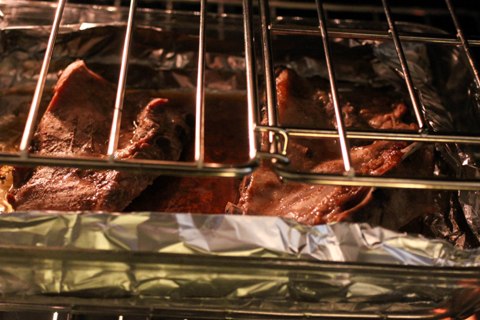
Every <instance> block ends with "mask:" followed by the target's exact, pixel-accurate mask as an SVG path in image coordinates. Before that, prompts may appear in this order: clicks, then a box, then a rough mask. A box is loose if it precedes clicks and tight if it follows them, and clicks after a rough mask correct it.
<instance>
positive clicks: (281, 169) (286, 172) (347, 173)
mask: <svg viewBox="0 0 480 320" xmlns="http://www.w3.org/2000/svg"><path fill="white" fill-rule="evenodd" d="M182 2H191V1H188V0H183V1H182ZM210 2H212V3H216V4H217V5H218V8H219V10H220V9H222V8H224V6H223V5H222V4H224V3H226V2H223V1H218V0H216V1H213V0H210V1H207V0H201V1H200V10H199V12H198V15H199V31H198V38H199V42H198V61H197V65H198V69H197V83H196V99H195V102H196V108H195V140H194V142H195V148H194V150H195V151H194V155H195V156H194V161H192V162H172V161H153V160H141V159H129V160H119V159H116V158H115V152H116V150H117V145H118V139H119V133H120V123H121V114H122V108H123V99H124V94H125V87H126V77H127V69H128V62H129V53H130V43H131V39H132V37H134V25H135V14H136V11H137V6H138V1H137V0H131V1H130V2H129V8H128V21H127V23H126V31H125V37H124V45H123V52H122V57H121V64H120V73H119V78H118V85H117V94H116V101H115V105H114V109H113V110H114V114H113V119H112V123H111V131H110V138H109V144H108V152H107V157H106V158H105V159H98V158H96V159H92V158H79V157H69V158H61V157H51V156H38V155H34V154H31V153H29V146H30V142H31V139H32V136H33V133H34V130H35V125H36V123H37V121H38V113H39V109H40V102H41V99H42V95H43V91H44V89H45V82H46V78H47V74H48V69H49V66H50V61H51V59H52V55H53V49H54V46H55V40H56V37H57V34H58V32H59V29H60V26H61V20H62V15H63V12H64V9H65V7H66V5H67V0H58V1H56V2H55V5H56V9H55V17H54V20H53V22H52V25H51V32H50V37H49V39H48V44H47V48H46V51H45V55H44V59H43V63H42V67H41V70H40V73H39V76H38V82H37V85H36V88H35V92H34V95H33V98H32V103H31V107H30V110H29V113H28V118H27V121H26V124H25V128H24V131H23V134H22V139H21V143H20V147H19V150H18V152H17V153H0V163H4V164H10V165H21V166H35V165H51V166H73V167H81V168H97V169H118V170H133V171H141V172H154V173H161V174H170V175H200V176H223V177H234V176H244V175H247V174H249V173H251V172H252V171H253V170H255V167H256V166H257V165H258V163H259V161H260V160H263V159H270V160H272V161H273V162H274V166H275V169H276V171H277V173H278V174H279V175H280V176H281V177H283V178H284V179H286V180H295V181H301V182H308V183H317V184H331V185H350V186H376V187H400V188H431V189H452V190H480V180H478V179H420V178H415V177H407V178H392V177H373V176H358V175H355V172H354V170H353V168H352V167H351V159H350V150H349V139H365V140H391V141H398V140H400V141H411V142H427V143H462V144H476V145H478V144H480V137H478V136H473V135H461V134H454V135H450V134H437V133H432V132H429V131H428V129H427V127H426V125H425V120H424V118H423V116H422V114H421V111H420V106H419V98H418V93H417V92H416V90H415V87H414V84H413V81H412V77H411V74H410V71H409V68H408V64H407V59H406V57H405V54H404V52H403V48H402V41H415V42H421V43H434V44H445V45H452V46H458V47H461V49H462V52H463V54H464V56H465V58H466V60H467V62H468V67H469V69H470V71H471V73H472V75H473V79H474V82H475V85H476V87H477V88H478V89H480V75H479V72H478V69H477V67H476V62H475V61H474V58H473V56H472V53H471V47H479V46H480V40H478V39H477V40H475V39H474V40H469V39H467V37H466V36H465V34H464V31H463V29H462V27H461V23H460V22H459V20H458V18H457V15H456V11H455V10H456V8H455V7H454V6H453V4H452V1H451V0H445V5H446V9H447V10H448V13H449V16H450V18H451V20H452V22H453V24H454V26H455V29H456V32H457V35H456V37H451V36H445V35H430V34H429V35H419V34H403V33H402V34H399V32H398V30H397V26H396V21H395V19H394V16H393V14H392V10H391V8H390V4H389V0H381V6H380V8H381V10H382V11H383V14H384V16H385V18H386V20H387V23H388V30H385V32H381V31H378V30H355V29H353V30H350V29H348V30H345V29H341V28H329V27H327V24H326V18H327V14H326V9H325V8H326V7H328V5H325V6H324V4H323V3H322V1H320V0H315V1H313V0H312V1H311V2H306V1H302V2H299V3H295V4H294V3H292V2H287V1H271V2H270V1H269V0H258V1H256V0H243V1H242V2H241V5H242V15H243V31H244V48H245V62H246V83H247V110H248V141H249V152H248V154H249V161H247V162H246V163H243V164H239V165H230V164H223V163H209V162H205V160H204V154H205V150H204V138H205V124H204V114H205V101H204V100H205V76H204V73H205V53H206V51H207V48H206V43H205V27H206V24H207V21H206V20H207V19H206V16H207V14H208V10H207V5H208V4H209V3H210ZM116 3H117V4H120V2H118V1H117V2H116ZM173 3H174V2H172V1H167V4H166V5H167V13H168V12H170V14H175V11H174V10H173V11H172V10H171V9H174V6H173ZM236 3H239V2H236ZM330 6H332V5H330ZM254 7H255V10H254ZM282 7H283V8H293V7H298V8H302V9H314V10H316V14H317V20H318V27H305V26H301V27H298V26H293V25H278V24H276V23H275V22H274V21H272V19H271V14H272V13H273V14H275V10H276V9H278V8H282ZM333 8H335V5H333ZM355 8H356V7H355V6H354V7H352V8H350V9H351V10H353V11H354V10H355ZM360 8H361V9H360V10H366V9H365V8H367V9H368V8H369V7H368V6H366V7H365V6H363V7H360ZM337 9H340V10H341V9H342V7H341V6H339V7H338V6H337ZM222 10H223V9H222ZM256 11H258V12H259V14H258V15H259V19H260V34H261V37H260V39H255V37H256V34H255V31H256V29H255V28H256V25H255V21H256V19H257V15H256V14H255V12H256ZM375 12H376V14H380V12H379V9H378V7H377V10H376V11H375ZM275 34H280V35H285V34H290V35H297V34H302V35H316V36H319V37H320V39H321V41H319V42H318V45H319V46H320V45H321V46H322V47H323V51H324V54H325V62H326V66H327V70H328V79H329V83H330V89H331V96H332V99H333V105H334V110H335V116H336V122H337V124H338V125H337V130H306V129H296V128H287V127H281V126H279V125H278V123H277V121H276V92H275V78H274V71H273V69H274V67H273V59H272V53H271V51H272V43H271V37H272V36H273V35H275ZM331 38H344V39H353V38H355V39H369V40H388V41H392V42H393V44H394V46H395V49H396V52H397V56H398V60H399V62H400V65H401V69H402V70H401V71H402V73H403V75H404V77H403V78H404V80H405V84H406V87H407V88H408V93H409V98H410V100H411V105H412V107H413V113H414V114H415V119H416V122H417V125H418V127H419V128H420V129H419V131H418V132H416V133H404V132H371V131H358V130H347V129H346V128H345V126H344V123H343V119H342V114H341V109H340V106H339V103H338V89H337V81H336V78H335V72H334V66H333V61H331V52H330V48H329V41H330V39H331ZM255 41H257V42H260V43H262V45H261V47H262V48H261V52H262V54H261V55H260V56H259V55H257V54H256V51H255ZM259 60H260V62H261V64H260V65H261V66H262V68H263V70H262V72H263V73H264V75H265V88H261V89H259V90H257V88H258V83H257V77H256V75H257V71H258V70H256V66H257V63H258V61H259ZM262 89H263V90H264V91H265V93H266V105H267V110H268V125H264V126H262V125H259V124H258V122H257V119H256V115H257V114H258V112H259V110H260V108H261V106H260V104H261V102H260V100H261V99H260V98H259V91H262ZM261 133H268V134H269V135H270V136H271V137H272V139H271V141H272V148H271V151H270V152H262V151H260V150H259V148H258V137H259V136H260V134H261ZM291 137H303V138H335V139H338V140H339V142H340V148H341V154H342V159H343V163H344V173H343V174H339V175H324V174H313V173H298V172H296V171H292V170H291V169H289V167H288V165H287V163H288V157H287V154H286V146H287V145H288V142H289V139H290V138H291Z"/></svg>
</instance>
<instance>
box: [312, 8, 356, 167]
mask: <svg viewBox="0 0 480 320" xmlns="http://www.w3.org/2000/svg"><path fill="white" fill-rule="evenodd" d="M315 3H316V5H317V14H318V22H319V28H320V33H321V35H322V42H323V51H324V53H325V63H326V64H327V70H328V79H329V81H330V90H331V93H332V99H333V107H334V109H335V120H336V122H337V131H338V140H339V141H340V149H341V151H342V158H343V166H344V168H345V172H346V173H347V174H350V175H351V174H353V173H354V172H353V168H352V166H351V161H350V147H349V145H348V140H347V138H346V134H345V124H344V122H343V116H342V110H341V108H340V103H339V102H338V90H337V83H336V80H335V71H334V70H333V66H332V61H331V56H330V44H329V42H328V33H327V23H326V21H325V12H324V10H323V6H322V3H321V0H315Z"/></svg>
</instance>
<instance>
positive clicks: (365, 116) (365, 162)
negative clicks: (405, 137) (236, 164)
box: [227, 69, 416, 225]
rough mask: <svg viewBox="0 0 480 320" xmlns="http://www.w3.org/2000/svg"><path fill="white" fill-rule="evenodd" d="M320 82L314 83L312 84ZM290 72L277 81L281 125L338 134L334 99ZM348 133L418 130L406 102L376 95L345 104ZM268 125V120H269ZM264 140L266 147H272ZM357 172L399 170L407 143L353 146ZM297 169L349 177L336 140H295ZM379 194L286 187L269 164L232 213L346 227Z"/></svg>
mask: <svg viewBox="0 0 480 320" xmlns="http://www.w3.org/2000/svg"><path fill="white" fill-rule="evenodd" d="M312 81H314V80H312ZM312 81H307V80H306V79H303V78H301V77H299V76H298V75H297V74H296V73H295V72H294V71H292V70H290V69H284V70H281V71H280V72H278V74H277V78H276V87H277V100H278V121H279V124H280V125H283V126H288V127H298V128H321V129H324V128H333V127H335V126H336V123H335V117H334V109H333V104H332V101H331V99H330V98H329V95H328V94H327V93H326V92H325V91H322V90H319V89H317V88H318V87H322V86H323V87H325V85H324V84H323V83H314V84H312ZM341 108H342V113H343V116H344V119H345V125H346V127H347V128H356V129H401V130H413V129H416V126H415V125H414V124H409V123H406V122H405V121H404V120H403V118H404V117H405V115H406V113H407V107H406V106H405V105H404V104H403V103H400V102H397V103H391V101H389V100H388V99H386V98H382V97H378V96H372V95H371V94H368V93H367V94H365V95H361V94H360V95H356V96H355V97H352V99H350V100H349V101H348V102H342V104H341ZM263 122H264V123H265V119H263ZM266 142H267V141H266V140H265V139H264V140H263V147H265V146H266V145H267V143H266ZM351 142H353V144H357V145H356V146H353V147H351V150H350V154H351V160H352V166H353V167H354V169H355V171H356V173H357V174H359V175H373V176H378V175H384V174H386V173H388V172H389V171H391V170H392V169H394V168H396V167H397V166H398V165H399V164H400V162H401V161H402V158H403V157H404V155H405V152H406V150H407V149H408V146H409V145H408V144H407V143H403V142H387V141H374V142H369V143H367V144H363V145H362V144H360V145H358V144H359V143H360V142H359V141H351ZM287 154H288V157H289V159H290V160H291V164H290V165H291V168H293V169H295V170H298V171H308V172H315V173H322V174H340V173H342V172H343V169H344V168H343V160H342V158H341V155H340V153H339V146H338V143H337V141H336V140H332V139H302V138H292V139H291V141H290V142H289V145H288V147H287ZM372 192H373V188H370V187H342V186H324V185H312V184H304V183H295V182H289V183H284V182H282V181H281V180H280V179H279V178H278V176H277V175H276V174H275V172H274V171H273V169H272V168H271V166H270V164H269V163H267V162H264V163H262V164H261V166H260V168H259V169H258V170H256V171H255V172H254V173H253V174H252V175H250V176H249V177H247V178H245V180H244V181H243V183H242V186H241V189H240V199H239V201H238V203H237V204H236V205H232V204H229V205H228V206H227V211H228V212H231V213H242V214H253V215H273V216H282V217H288V218H293V219H295V220H297V221H299V222H301V223H305V224H312V225H313V224H321V223H329V222H336V221H342V220H345V219H347V218H349V217H350V216H351V215H352V214H353V213H354V212H356V211H358V210H360V209H361V208H364V207H365V206H366V205H367V204H369V203H370V201H371V200H372Z"/></svg>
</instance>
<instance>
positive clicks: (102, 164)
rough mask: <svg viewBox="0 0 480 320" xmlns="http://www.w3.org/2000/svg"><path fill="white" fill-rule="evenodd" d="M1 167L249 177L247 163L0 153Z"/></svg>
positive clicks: (251, 168) (250, 171) (249, 164)
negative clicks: (227, 163)
mask: <svg viewBox="0 0 480 320" xmlns="http://www.w3.org/2000/svg"><path fill="white" fill-rule="evenodd" d="M0 160H1V162H2V164H5V165H13V166H55V167H72V166H73V167H75V168H81V169H103V170H105V169H113V170H130V171H132V172H138V173H142V172H149V173H162V174H171V175H177V176H178V175H179V176H216V177H241V176H244V175H247V174H250V173H252V171H253V167H252V164H251V163H246V164H242V165H235V166H234V165H226V164H222V163H208V164H205V165H204V167H202V168H201V170H200V169H199V168H198V167H197V166H196V164H195V163H194V162H185V163H183V162H176V161H158V160H139V159H126V160H122V161H115V162H111V161H108V160H107V159H98V158H80V157H76V158H71V157H54V156H37V155H32V156H30V157H29V158H21V157H18V156H17V155H14V154H11V153H0Z"/></svg>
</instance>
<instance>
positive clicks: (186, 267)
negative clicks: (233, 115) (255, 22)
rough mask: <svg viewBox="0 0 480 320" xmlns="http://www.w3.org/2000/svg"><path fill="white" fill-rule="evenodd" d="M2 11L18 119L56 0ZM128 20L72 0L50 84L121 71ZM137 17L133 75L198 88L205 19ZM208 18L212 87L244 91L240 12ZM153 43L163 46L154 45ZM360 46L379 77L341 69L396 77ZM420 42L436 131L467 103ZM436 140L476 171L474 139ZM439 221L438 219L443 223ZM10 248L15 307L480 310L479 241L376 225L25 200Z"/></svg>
mask: <svg viewBox="0 0 480 320" xmlns="http://www.w3.org/2000/svg"><path fill="white" fill-rule="evenodd" d="M0 10H2V13H3V14H2V15H1V22H0V26H1V27H2V30H0V40H1V41H0V44H1V45H0V52H1V53H2V55H1V57H2V61H1V62H0V64H1V66H2V68H1V69H0V84H1V86H2V89H9V90H11V89H12V88H13V89H15V90H16V91H15V90H14V91H13V93H12V91H9V94H13V96H7V95H4V96H0V100H1V101H2V106H1V108H0V116H5V115H8V114H11V113H14V114H17V115H18V114H21V110H25V107H26V106H28V102H29V99H31V96H29V95H28V94H25V92H27V93H28V92H31V87H32V85H34V84H35V80H36V76H37V74H38V70H39V68H40V64H41V59H42V53H43V51H44V49H45V46H46V41H45V39H46V37H47V36H48V28H39V26H41V25H48V24H49V21H50V20H49V18H51V17H52V14H53V10H52V7H50V5H47V4H42V3H40V4H36V5H32V4H30V3H23V2H19V1H15V2H11V1H10V2H5V3H2V2H0ZM39 17H41V18H39ZM125 17H126V14H125V12H124V11H122V10H117V9H107V8H102V7H93V8H92V7H85V6H72V7H69V8H67V10H66V13H65V18H64V25H63V27H62V31H61V34H60V35H59V38H58V40H57V46H56V49H55V53H54V58H53V61H52V65H51V68H50V72H49V77H48V82H47V87H52V85H53V84H54V83H55V82H56V79H57V77H56V73H57V72H58V71H60V70H62V69H63V68H64V67H65V66H66V65H68V64H69V63H70V62H72V61H74V60H75V59H79V58H81V59H85V60H86V61H87V63H89V66H93V68H94V69H95V68H96V70H97V71H99V72H101V73H102V75H104V76H105V77H106V78H109V79H111V80H112V81H115V80H114V79H115V76H116V72H118V71H115V70H117V69H118V68H116V67H117V66H118V63H119V59H118V55H119V52H120V47H121V38H122V36H123V32H122V30H124V27H123V25H121V22H122V21H124V20H125ZM137 18H138V19H139V21H140V22H139V23H138V26H139V27H138V28H137V30H136V33H135V34H136V36H135V38H134V39H135V44H134V47H133V48H132V59H131V65H130V69H129V75H128V81H129V83H128V84H129V87H133V88H142V89H156V88H158V87H162V88H165V87H168V88H175V89H188V88H192V87H194V84H195V70H196V69H195V68H196V65H195V50H196V48H197V42H196V40H197V39H196V37H195V34H196V32H198V30H197V28H198V26H197V23H196V22H197V20H198V17H197V16H195V15H193V14H192V15H190V14H180V13H176V14H168V13H161V12H156V11H150V10H147V11H139V13H138V17H137ZM209 19H210V20H209V21H210V22H211V23H209V24H208V25H207V26H208V28H207V34H208V35H209V37H211V38H214V39H220V41H217V42H214V44H215V45H214V46H207V50H209V48H213V50H212V51H209V52H208V54H207V61H206V63H207V71H206V78H207V82H206V84H207V89H209V90H220V91H228V90H244V86H245V85H244V81H245V80H244V74H243V69H244V61H243V58H242V56H241V55H239V53H241V52H242V43H241V42H235V43H232V44H231V45H230V46H225V44H223V45H221V44H222V43H223V42H222V39H225V38H226V34H228V38H233V35H238V39H241V38H242V37H243V36H242V31H241V29H239V28H238V26H239V25H241V23H239V22H240V21H241V17H235V16H232V17H224V18H222V20H221V21H217V20H218V19H217V18H215V17H210V18H209ZM112 21H115V23H113V22H112ZM117 22H118V23H120V24H119V25H117V24H116V23H117ZM145 26H148V27H145ZM406 28H410V29H412V28H413V29H415V28H419V30H423V29H422V28H423V27H421V26H412V25H407V26H406ZM153 40H154V41H153ZM152 43H153V44H155V43H161V46H160V47H159V48H156V47H153V48H152V47H151V46H149V44H150V45H151V44H152ZM363 45H370V46H372V47H373V48H374V50H376V54H377V55H376V58H377V60H376V61H377V62H378V64H376V65H375V67H376V69H375V68H374V71H376V72H377V73H378V74H381V75H382V77H383V78H382V77H379V76H378V74H374V75H373V76H371V75H369V74H367V77H365V75H364V74H359V73H355V72H353V73H352V68H348V64H340V65H343V66H347V68H345V69H341V68H340V70H337V74H338V78H339V79H340V80H341V81H342V80H347V81H348V80H352V79H353V80H354V81H359V82H361V83H369V84H371V85H372V86H375V85H377V84H381V81H385V79H388V78H390V81H392V83H395V82H398V81H399V80H398V79H401V77H399V75H398V73H396V72H397V70H398V65H397V64H395V63H394V62H393V61H394V58H395V55H394V54H393V53H394V50H393V48H392V47H391V46H389V45H388V44H376V43H366V42H364V43H362V42H355V41H351V42H350V43H349V44H348V47H350V48H356V47H358V48H361V47H362V46H363ZM424 49H425V48H424V46H423V45H420V44H411V45H409V46H408V47H406V48H405V50H406V52H407V55H409V58H410V59H409V63H411V66H412V70H413V72H412V73H413V75H414V80H415V85H416V86H417V89H419V90H420V91H421V93H422V95H421V98H422V104H423V105H426V106H428V108H426V109H425V110H427V111H429V112H430V111H432V110H433V112H432V113H431V114H430V118H429V119H430V125H431V126H432V127H433V128H434V129H438V130H439V131H442V130H443V129H449V128H450V127H451V126H454V125H455V117H459V115H455V110H454V109H453V110H450V109H448V108H446V107H445V104H443V103H442V102H440V101H442V100H441V99H440V98H439V97H438V92H437V91H435V88H438V85H439V84H438V83H435V84H434V83H433V82H434V81H433V80H432V75H431V74H429V73H428V72H426V70H427V68H426V66H428V67H430V64H429V63H430V62H429V61H428V60H427V61H425V60H424V59H423V58H425V55H424V54H423V53H422V50H424ZM360 51H361V49H360ZM419 52H420V53H419ZM235 53H236V54H235ZM438 53H439V56H440V57H441V58H442V59H443V60H442V61H443V62H444V65H446V66H448V70H450V71H452V73H451V75H450V77H449V78H447V79H443V82H444V83H442V85H443V87H445V88H446V90H447V91H445V92H442V93H444V94H445V95H447V96H449V98H450V99H451V100H452V101H453V103H452V104H450V105H452V106H455V105H462V104H465V101H471V100H469V99H465V96H467V97H468V96H469V95H470V94H471V93H470V92H469V91H468V90H467V88H468V83H467V84H465V88H466V89H465V92H460V93H458V90H454V86H453V85H452V84H454V83H455V79H453V78H457V82H456V83H457V84H458V83H460V82H458V81H460V80H461V81H466V80H465V79H468V77H461V76H460V75H465V73H466V71H465V68H464V65H462V64H461V63H459V62H458V61H461V59H459V58H458V51H456V50H455V49H454V48H445V49H444V50H439V51H438ZM392 54H393V55H392ZM282 58H285V63H287V64H289V66H290V67H292V68H295V69H296V70H297V71H301V72H302V71H303V72H302V74H304V73H305V72H307V73H308V72H311V73H312V72H313V74H315V73H318V74H319V75H320V76H321V75H322V72H323V71H322V70H324V68H322V67H321V66H320V67H319V66H318V64H316V60H315V59H314V58H313V59H312V58H311V57H306V56H304V55H301V56H300V57H292V56H288V55H285V56H284V57H282ZM455 62H456V63H457V64H455ZM369 63H370V62H369ZM382 68H383V69H382ZM360 69H362V68H355V67H354V68H353V71H355V70H360ZM428 70H430V69H428ZM439 72H440V71H439ZM145 74H148V77H146V76H145ZM433 76H434V77H438V75H437V74H436V75H433ZM434 79H436V78H434ZM376 80H378V81H379V82H377V81H376ZM462 83H463V82H462ZM443 87H442V88H443ZM448 90H450V91H448ZM12 97H13V98H12ZM46 98H47V99H48V92H47V97H46ZM476 106H477V105H476V104H475V103H474V102H472V103H471V104H469V105H467V106H466V107H465V108H466V109H468V108H470V109H471V111H472V112H474V111H475V108H476ZM22 108H23V109H22ZM470 109H469V110H470ZM427 116H428V114H427ZM471 119H473V121H474V120H475V118H474V117H471ZM465 130H467V131H468V130H473V129H472V128H470V127H466V128H465ZM439 150H441V151H442V154H443V155H444V156H445V158H447V159H448V160H449V161H450V163H452V165H451V167H453V168H456V170H453V171H454V172H455V174H456V175H458V176H462V175H465V174H467V173H468V174H473V175H475V174H476V172H477V168H476V166H475V160H474V159H475V150H470V149H462V148H461V147H460V146H439ZM466 172H467V173H466ZM477 198H478V196H477V195H476V193H474V192H468V193H459V197H458V199H460V200H459V203H460V207H462V210H460V212H461V214H463V215H464V219H465V220H466V221H467V222H468V223H467V225H468V226H467V228H468V230H469V232H473V233H475V232H477V235H478V226H479V220H480V219H479V218H478V217H479V214H478V212H477V210H476V208H477V207H478V199H477ZM442 218H444V216H442V215H441V217H437V220H435V221H436V224H437V225H439V226H441V227H444V223H443V224H442V221H441V219H442ZM435 221H434V222H435ZM433 224H435V223H433ZM445 228H447V227H445ZM447 229H448V228H447ZM445 232H446V233H447V235H446V236H445V238H448V237H449V236H452V234H453V233H455V232H458V233H459V234H455V236H456V237H457V238H455V239H458V238H461V235H462V232H463V231H462V230H453V231H452V230H447V231H445ZM440 236H441V235H440ZM451 242H452V243H454V244H456V245H457V246H461V245H460V244H459V242H458V241H456V240H453V241H451ZM0 260H1V263H0V293H1V297H2V298H1V300H2V301H4V302H10V303H26V304H37V305H49V304H50V305H52V304H56V305H84V306H101V307H104V308H107V307H109V308H137V309H138V308H140V309H145V308H148V309H149V310H169V312H171V313H174V314H182V315H183V314H185V315H187V314H189V313H190V314H191V312H195V313H202V314H204V316H205V317H207V318H208V317H211V318H218V317H219V316H221V317H225V316H233V317H235V316H237V317H238V316H239V315H254V316H256V317H265V318H273V317H285V316H312V317H314V316H319V317H320V316H330V317H335V316H339V317H340V316H343V317H345V316H349V317H362V316H366V315H369V316H371V315H377V316H378V317H379V318H381V317H384V316H398V317H400V316H410V317H414V318H415V317H417V318H422V319H424V318H435V317H440V316H442V317H443V316H446V315H455V316H463V315H468V314H470V313H472V312H473V311H474V310H476V309H479V308H480V298H479V296H480V295H479V293H480V280H479V279H480V251H479V250H478V249H475V250H460V249H458V248H455V247H454V246H453V245H452V244H450V243H447V242H445V241H441V240H429V239H426V238H423V237H421V236H413V235H407V234H404V233H397V232H393V231H389V230H387V229H383V228H380V227H371V226H369V225H367V224H354V223H338V224H332V225H323V226H316V227H306V226H302V225H299V224H296V223H294V222H292V221H289V220H283V219H280V218H272V217H245V216H229V215H191V214H180V213H179V214H165V213H152V212H145V213H128V214H126V213H122V214H117V213H62V214H60V213H53V212H15V213H10V214H3V215H0Z"/></svg>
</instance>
